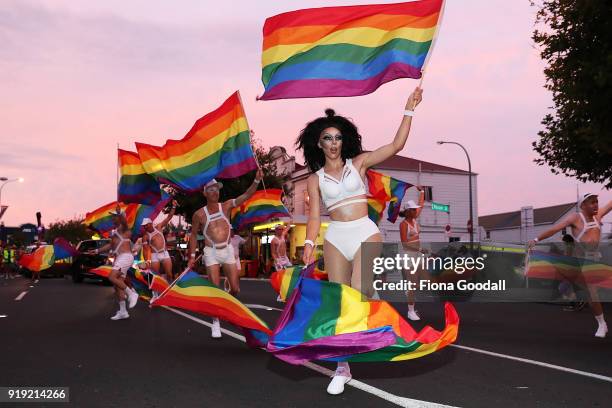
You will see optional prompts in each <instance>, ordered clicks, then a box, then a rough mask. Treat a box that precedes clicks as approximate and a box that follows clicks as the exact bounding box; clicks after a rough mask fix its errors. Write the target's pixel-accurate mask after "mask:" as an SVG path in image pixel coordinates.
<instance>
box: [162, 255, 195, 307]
mask: <svg viewBox="0 0 612 408" xmlns="http://www.w3.org/2000/svg"><path fill="white" fill-rule="evenodd" d="M200 258H202V255H200V256H198V257H197V258H196V259H195V262H196V263H197V262H198V261H199V260H200ZM190 270H191V269H189V268H185V270H184V271H183V272H182V273H181V274H180V275H179V276H178V277H177V278H176V279H174V281H172V283H171V284H169V285H168V287H167V288H166V290H164V291H163V292H162V293H160V294H159V295H158V296H157V297H161V296H162V295H163V294H164V293H166V292H167V291H168V290H170V288H172V287H173V286H174V285H175V284H176V282H178V280H179V279H181V278H182V277H183V275H185V274H186V273H187V272H189V271H190Z"/></svg>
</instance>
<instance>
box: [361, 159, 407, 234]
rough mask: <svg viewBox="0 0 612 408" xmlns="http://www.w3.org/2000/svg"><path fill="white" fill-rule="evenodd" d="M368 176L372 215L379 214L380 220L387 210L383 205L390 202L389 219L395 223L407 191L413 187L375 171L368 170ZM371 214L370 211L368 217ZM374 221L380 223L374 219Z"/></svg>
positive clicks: (369, 202) (369, 201)
mask: <svg viewBox="0 0 612 408" xmlns="http://www.w3.org/2000/svg"><path fill="white" fill-rule="evenodd" d="M366 176H367V178H368V191H369V194H370V197H369V199H368V206H369V207H371V208H372V210H371V211H372V213H373V214H374V213H377V214H378V218H379V219H380V218H381V217H382V212H383V211H384V209H385V204H383V203H384V202H387V201H388V202H389V208H388V209H387V219H388V220H389V221H390V222H392V223H395V221H396V220H397V216H398V215H399V213H400V208H401V205H402V200H403V199H404V196H405V195H406V190H408V189H409V188H410V187H412V186H413V185H412V184H410V183H406V182H405V181H400V180H397V179H395V178H393V177H391V176H387V175H385V174H382V173H378V172H376V171H373V170H368V171H367V173H366ZM381 207H382V208H381ZM369 213H370V211H368V215H369ZM370 218H372V217H370ZM372 220H373V221H374V222H378V221H376V220H374V219H372Z"/></svg>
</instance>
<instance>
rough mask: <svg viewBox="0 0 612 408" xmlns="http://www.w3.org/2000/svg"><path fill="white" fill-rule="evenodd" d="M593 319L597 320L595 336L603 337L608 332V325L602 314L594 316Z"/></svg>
mask: <svg viewBox="0 0 612 408" xmlns="http://www.w3.org/2000/svg"><path fill="white" fill-rule="evenodd" d="M595 320H597V324H598V326H597V331H596V332H595V337H599V338H602V339H603V338H604V337H606V335H607V334H608V325H607V324H606V321H605V320H604V317H603V314H600V315H599V316H595Z"/></svg>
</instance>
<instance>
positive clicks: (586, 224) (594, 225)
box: [571, 212, 601, 242]
mask: <svg viewBox="0 0 612 408" xmlns="http://www.w3.org/2000/svg"><path fill="white" fill-rule="evenodd" d="M578 214H579V215H580V218H582V230H581V231H580V232H579V233H578V235H576V236H575V237H574V235H573V234H571V235H572V237H573V238H574V240H575V241H576V242H580V239H581V238H582V236H583V235H584V233H585V232H587V230H590V229H593V228H597V229H601V226H600V225H599V222H598V221H597V220H595V219H593V221H591V222H587V220H586V218H585V217H584V214H582V212H579V213H578Z"/></svg>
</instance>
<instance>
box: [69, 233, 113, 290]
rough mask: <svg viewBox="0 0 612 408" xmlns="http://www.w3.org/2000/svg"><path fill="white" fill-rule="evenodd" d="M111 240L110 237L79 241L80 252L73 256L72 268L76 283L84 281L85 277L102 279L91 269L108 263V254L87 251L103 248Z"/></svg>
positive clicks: (73, 278) (78, 248)
mask: <svg viewBox="0 0 612 408" xmlns="http://www.w3.org/2000/svg"><path fill="white" fill-rule="evenodd" d="M109 242H110V240H109V239H87V240H85V241H81V242H79V245H77V250H78V251H79V252H80V254H79V255H77V256H76V257H74V258H73V261H72V268H71V271H72V281H73V282H74V283H81V282H83V279H84V278H96V279H100V277H99V276H98V275H96V274H95V273H91V272H90V271H91V270H92V269H93V268H97V267H98V266H101V265H104V264H106V263H108V262H109V260H108V255H104V254H88V253H87V252H88V251H93V250H94V249H99V248H102V247H103V246H104V245H106V244H108V243H109Z"/></svg>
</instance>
